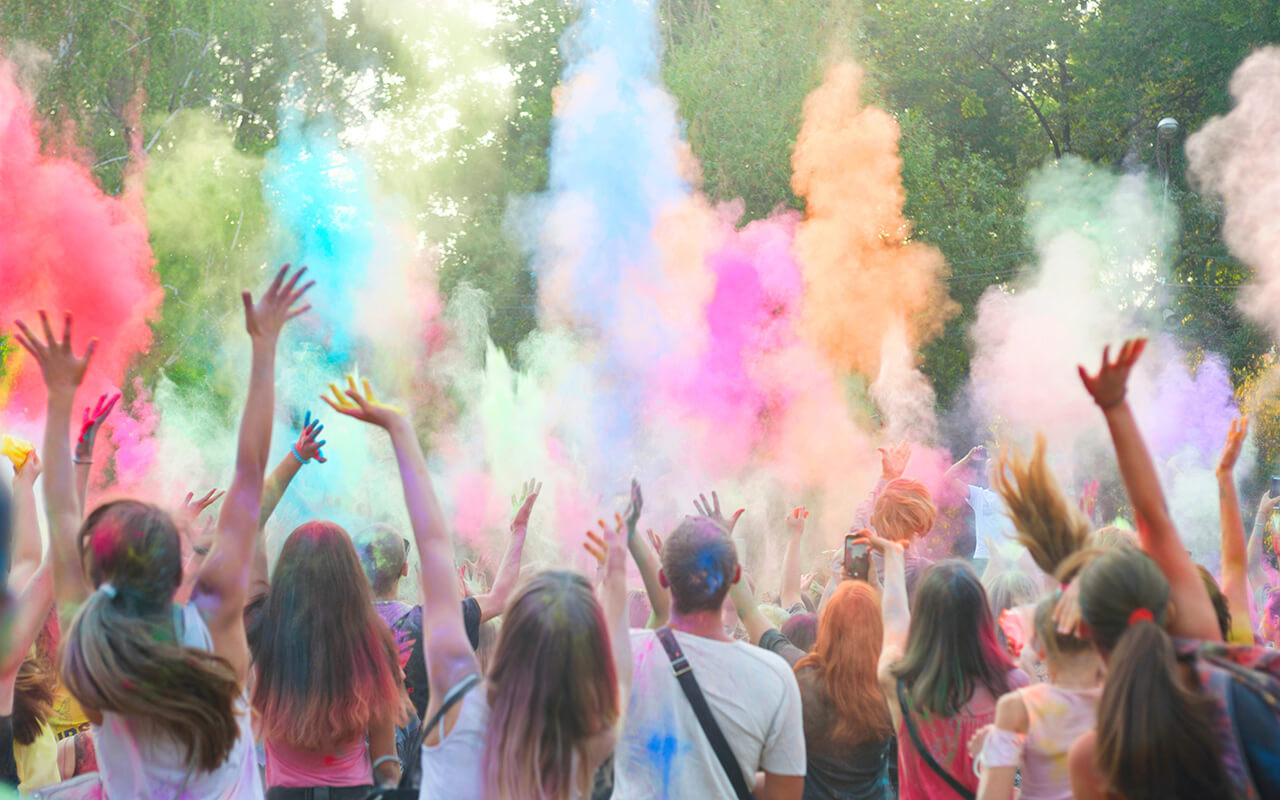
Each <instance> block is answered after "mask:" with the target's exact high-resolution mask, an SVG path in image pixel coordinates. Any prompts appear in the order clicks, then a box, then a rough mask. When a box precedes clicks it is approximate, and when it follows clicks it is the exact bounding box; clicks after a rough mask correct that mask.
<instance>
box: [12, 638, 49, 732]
mask: <svg viewBox="0 0 1280 800" xmlns="http://www.w3.org/2000/svg"><path fill="white" fill-rule="evenodd" d="M57 683H58V678H57V675H56V674H55V673H54V671H53V665H52V664H50V663H49V662H48V661H47V660H45V659H44V658H43V657H42V656H38V655H28V656H27V657H26V659H25V660H24V661H23V662H22V666H20V667H18V677H17V678H16V679H15V681H14V685H13V740H14V741H15V742H17V743H18V744H21V745H28V744H31V743H32V742H34V741H35V740H36V737H37V736H39V735H40V728H41V727H43V726H44V725H45V724H47V723H48V721H49V717H50V716H51V715H52V714H53V692H54V688H55V687H56V686H57Z"/></svg>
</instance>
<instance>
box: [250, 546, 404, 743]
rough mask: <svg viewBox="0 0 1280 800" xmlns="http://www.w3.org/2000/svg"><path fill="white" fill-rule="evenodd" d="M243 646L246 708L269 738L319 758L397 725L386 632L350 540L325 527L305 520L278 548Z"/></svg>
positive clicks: (397, 685) (393, 662) (395, 674)
mask: <svg viewBox="0 0 1280 800" xmlns="http://www.w3.org/2000/svg"><path fill="white" fill-rule="evenodd" d="M249 643H250V646H251V648H252V650H253V661H254V667H255V670H256V674H257V678H256V683H255V684H254V687H253V707H254V708H255V709H256V710H257V711H258V713H259V714H261V717H262V732H263V735H264V736H265V737H266V738H268V739H272V740H275V741H283V742H286V743H288V744H290V745H292V746H294V747H298V748H302V749H305V750H323V749H326V748H332V747H336V746H339V745H342V744H345V743H347V742H350V741H352V740H353V739H357V738H364V736H365V734H366V732H367V731H368V729H369V726H370V724H371V723H373V722H374V721H376V720H388V719H391V720H396V721H399V720H400V719H401V718H402V714H403V711H404V707H405V702H406V698H405V696H404V688H403V684H402V683H401V682H400V667H399V663H400V662H399V656H398V655H397V653H396V647H395V642H394V640H393V639H392V636H391V630H390V629H389V628H388V627H387V626H386V623H384V622H383V621H382V619H381V617H379V616H378V612H377V610H376V609H375V608H374V605H373V596H372V594H371V593H370V588H369V581H368V580H367V579H366V578H365V574H364V570H363V568H362V567H361V565H360V559H359V558H357V557H356V550H355V546H354V545H352V543H351V537H349V536H348V535H347V532H346V531H345V530H343V529H342V528H340V527H338V526H337V525H335V524H333V523H331V522H308V523H306V524H304V525H302V526H300V527H299V528H297V529H296V530H295V531H294V532H293V533H291V534H290V535H289V538H288V539H287V540H285V543H284V547H283V548H282V549H281V551H280V558H279V559H278V560H277V561H276V567H275V571H274V572H273V573H272V575H271V586H270V588H269V589H268V590H267V594H266V597H265V598H264V599H263V602H262V609H261V616H260V617H259V618H258V619H257V621H256V622H255V624H254V631H253V632H252V634H251V635H250V637H249Z"/></svg>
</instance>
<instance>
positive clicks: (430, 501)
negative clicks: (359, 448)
mask: <svg viewBox="0 0 1280 800" xmlns="http://www.w3.org/2000/svg"><path fill="white" fill-rule="evenodd" d="M347 386H348V389H347V391H345V392H339V391H338V388H337V387H336V386H330V388H331V389H332V390H333V399H330V398H328V397H324V398H321V399H323V400H324V401H325V402H326V403H328V404H329V407H330V408H332V409H333V410H334V411H337V412H338V413H340V414H345V415H347V416H349V417H353V418H355V419H358V420H361V421H363V422H367V423H369V424H370V425H376V426H377V427H379V428H382V429H383V430H385V431H386V432H387V433H388V434H389V435H390V436H391V445H392V447H393V448H395V453H396V463H397V464H398V465H399V467H400V481H401V483H402V484H403V486H404V500H405V505H406V506H407V507H408V510H409V523H410V525H412V527H413V538H414V540H415V541H416V542H417V545H418V556H419V558H420V561H421V566H420V577H421V586H422V630H423V636H424V639H423V651H424V654H425V656H426V659H427V682H428V688H429V691H430V694H431V700H430V702H429V703H428V705H427V712H426V718H430V717H431V716H432V715H434V714H435V712H436V710H437V709H439V708H440V703H441V702H442V701H443V699H444V696H445V694H447V693H448V691H449V690H450V689H452V688H453V687H454V685H456V684H457V683H458V681H460V680H462V679H463V678H466V677H467V676H469V675H472V674H475V673H477V672H479V671H480V666H479V664H478V663H477V662H476V657H475V654H474V653H472V652H471V642H470V641H468V639H467V632H466V629H465V627H464V626H463V622H462V615H461V614H459V613H458V607H459V605H461V603H462V592H461V591H460V590H459V589H458V580H457V576H456V575H455V574H454V571H453V542H452V541H451V540H450V538H449V531H448V528H446V526H445V521H444V512H443V511H442V510H441V509H440V503H439V501H438V500H437V499H436V493H435V489H434V488H433V487H432V485H431V476H430V474H429V473H428V472H427V460H426V458H425V457H424V456H423V454H422V445H421V444H419V442H418V437H417V435H416V434H415V433H414V431H413V425H412V424H410V422H409V419H408V417H406V416H405V415H404V412H402V411H400V410H399V409H396V408H392V407H391V406H388V405H384V404H383V403H380V402H378V400H377V399H376V398H375V397H374V396H373V390H372V389H370V388H369V382H368V381H365V382H364V392H363V393H362V392H360V391H359V390H358V389H357V388H356V382H355V379H354V378H352V377H351V376H349V375H348V376H347ZM455 710H456V709H455Z"/></svg>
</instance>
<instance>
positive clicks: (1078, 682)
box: [1048, 650, 1102, 689]
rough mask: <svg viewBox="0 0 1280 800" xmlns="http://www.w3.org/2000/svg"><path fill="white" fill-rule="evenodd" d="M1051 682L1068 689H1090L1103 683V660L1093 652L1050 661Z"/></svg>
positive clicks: (1064, 656)
mask: <svg viewBox="0 0 1280 800" xmlns="http://www.w3.org/2000/svg"><path fill="white" fill-rule="evenodd" d="M1048 667H1049V682H1050V683H1052V684H1054V685H1055V686H1061V687H1063V688H1066V689H1088V688H1092V687H1094V686H1099V685H1101V683H1102V659H1101V658H1099V657H1098V654H1097V653H1096V652H1094V651H1093V650H1085V651H1083V652H1080V653H1072V654H1071V655H1059V656H1056V657H1054V658H1051V659H1049V660H1048Z"/></svg>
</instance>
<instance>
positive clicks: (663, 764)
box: [646, 732, 688, 797]
mask: <svg viewBox="0 0 1280 800" xmlns="http://www.w3.org/2000/svg"><path fill="white" fill-rule="evenodd" d="M646 749H647V750H648V754H649V760H650V761H652V762H653V763H654V764H656V765H657V766H658V769H659V771H660V772H661V774H662V797H668V796H669V795H668V793H669V792H670V791H671V776H672V772H673V769H672V765H673V764H674V762H675V760H676V757H677V756H679V755H680V753H681V752H683V751H684V750H687V749H688V748H686V747H684V746H683V745H681V744H680V740H679V739H677V738H676V737H674V736H672V735H671V734H669V733H666V732H662V733H654V734H653V735H652V736H650V737H649V741H648V743H647V744H646Z"/></svg>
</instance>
